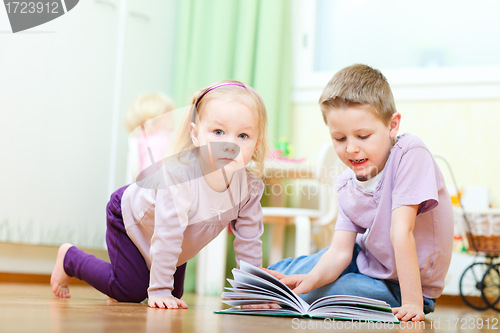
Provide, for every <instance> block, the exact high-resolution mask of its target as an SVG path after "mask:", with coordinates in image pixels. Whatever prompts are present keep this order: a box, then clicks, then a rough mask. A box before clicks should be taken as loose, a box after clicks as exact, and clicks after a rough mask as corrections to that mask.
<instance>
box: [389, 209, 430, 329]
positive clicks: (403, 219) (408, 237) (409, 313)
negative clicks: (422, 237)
mask: <svg viewBox="0 0 500 333" xmlns="http://www.w3.org/2000/svg"><path fill="white" fill-rule="evenodd" d="M417 209H418V205H411V206H400V207H398V208H396V209H394V210H393V211H392V219H391V242H392V246H393V248H394V255H395V258H396V269H397V271H398V279H399V283H400V286H401V299H402V300H401V307H399V308H394V309H393V313H394V314H395V315H396V317H398V319H400V320H403V321H408V320H413V321H418V320H424V319H425V315H424V312H423V298H422V284H421V281H420V268H419V265H418V258H417V249H416V246H415V238H414V237H413V228H414V226H415V217H416V216H417Z"/></svg>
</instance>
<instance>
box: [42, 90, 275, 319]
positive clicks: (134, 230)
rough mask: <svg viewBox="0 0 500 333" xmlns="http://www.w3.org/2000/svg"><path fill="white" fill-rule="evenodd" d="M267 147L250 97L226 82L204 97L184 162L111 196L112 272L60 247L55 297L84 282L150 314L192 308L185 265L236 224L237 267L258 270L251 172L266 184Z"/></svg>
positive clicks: (185, 141)
mask: <svg viewBox="0 0 500 333" xmlns="http://www.w3.org/2000/svg"><path fill="white" fill-rule="evenodd" d="M267 140H268V139H267V113H266V109H265V106H264V103H263V102H262V99H261V98H260V96H259V95H258V94H257V93H256V92H255V91H254V90H253V89H252V88H250V87H248V86H245V85H243V84H242V83H240V82H238V81H221V82H218V83H216V84H214V85H212V86H209V87H207V88H205V89H202V90H201V91H199V92H197V93H196V94H195V95H194V96H193V98H192V101H191V105H190V112H189V114H188V115H187V117H185V119H184V121H183V123H182V125H181V126H180V127H179V131H178V133H177V135H176V142H175V143H174V151H175V152H177V154H175V155H173V156H170V157H169V158H166V159H164V160H163V161H162V163H160V164H159V163H155V164H153V165H152V166H151V168H153V169H150V170H149V172H146V175H145V176H144V175H143V177H142V178H141V176H139V178H141V179H142V180H141V181H138V182H136V183H133V184H131V185H129V186H125V187H123V188H121V189H119V190H117V191H116V192H115V193H113V194H112V195H111V200H110V202H109V203H108V205H107V232H106V242H107V246H108V253H109V257H110V261H111V264H110V263H107V262H105V261H102V260H100V259H97V258H96V257H94V256H92V255H89V254H87V253H85V252H83V251H81V250H80V249H78V248H76V247H75V246H72V245H71V244H63V245H62V246H61V247H60V248H59V252H58V256H57V260H56V265H55V268H54V271H53V273H52V277H51V285H52V291H53V293H54V295H55V296H57V297H70V295H69V290H68V284H69V282H70V280H71V278H72V277H77V278H79V279H81V280H83V281H86V282H87V283H89V284H90V285H92V286H93V287H95V288H96V289H98V290H99V291H101V292H103V293H104V294H106V295H108V296H109V297H111V298H114V299H116V300H118V301H125V302H127V301H128V302H141V301H142V300H144V299H145V298H146V297H148V304H149V306H150V307H159V308H168V309H173V308H178V307H182V308H187V305H186V303H185V302H184V301H182V300H180V298H181V296H182V293H183V284H184V273H185V267H186V262H187V261H188V260H189V259H191V258H193V257H194V256H195V255H196V254H197V253H198V252H199V251H200V250H201V249H202V248H203V247H204V246H205V245H207V244H208V243H209V242H210V241H211V240H212V239H214V238H215V237H216V236H217V235H218V234H219V233H220V232H221V231H222V230H223V229H224V228H225V227H226V226H227V225H228V224H229V223H231V228H232V230H233V232H234V234H235V236H236V238H235V241H234V249H235V253H236V261H237V263H238V264H239V261H240V260H245V261H247V262H249V263H252V264H254V265H256V266H259V267H260V266H261V265H262V243H261V241H260V236H261V235H262V232H263V224H262V211H261V206H260V198H261V196H262V193H263V191H264V183H263V182H262V181H261V180H260V179H259V178H257V177H256V176H255V175H254V174H252V173H251V172H250V171H249V170H247V168H246V165H247V164H248V163H249V162H250V160H253V161H254V162H255V163H254V165H255V167H256V169H255V173H257V174H258V175H262V174H263V167H264V165H263V164H264V158H265V156H266V154H267V150H268V148H267ZM151 170H152V171H151Z"/></svg>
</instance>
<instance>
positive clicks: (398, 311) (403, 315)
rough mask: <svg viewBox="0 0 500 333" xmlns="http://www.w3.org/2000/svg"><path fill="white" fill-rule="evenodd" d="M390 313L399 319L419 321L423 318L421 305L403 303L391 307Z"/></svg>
mask: <svg viewBox="0 0 500 333" xmlns="http://www.w3.org/2000/svg"><path fill="white" fill-rule="evenodd" d="M392 313H393V314H394V315H395V316H396V317H398V319H399V320H401V321H408V320H411V321H421V320H424V319H425V314H424V311H423V310H422V306H421V305H416V304H403V305H402V306H401V307H399V308H394V309H392Z"/></svg>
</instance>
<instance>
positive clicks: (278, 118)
mask: <svg viewBox="0 0 500 333" xmlns="http://www.w3.org/2000/svg"><path fill="white" fill-rule="evenodd" d="M177 10H178V15H177V32H176V38H177V41H176V49H175V50H174V53H175V58H174V78H173V85H172V86H173V94H174V99H175V101H176V103H177V105H179V106H183V105H187V103H188V101H189V99H190V97H191V95H192V94H193V93H194V92H195V91H197V90H198V89H201V88H202V87H204V86H207V85H209V84H211V83H213V82H215V81H219V80H223V79H235V80H239V81H241V82H243V83H244V84H247V85H250V86H252V87H253V88H254V89H255V90H256V91H258V92H259V94H261V96H262V98H263V100H264V103H265V104H266V108H267V112H268V118H269V137H270V144H271V145H273V144H274V142H275V141H277V140H278V139H279V138H281V137H286V138H289V130H290V128H289V124H290V106H291V101H290V90H291V56H290V55H291V40H290V33H291V29H290V28H291V27H290V10H291V2H290V1H289V0H181V1H179V5H178V9H177ZM263 239H266V238H265V235H264V236H263ZM228 241H229V242H228V258H227V259H228V264H227V266H228V271H229V270H230V269H231V267H234V266H235V264H236V263H235V261H234V251H233V250H232V241H233V238H231V237H230V238H229V240H228ZM264 243H265V242H264ZM264 245H267V244H264ZM264 250H265V249H264ZM195 268H196V262H195V260H191V261H190V262H189V263H188V266H187V272H186V283H185V286H184V289H185V291H186V292H193V291H194V289H195V280H194V279H195Z"/></svg>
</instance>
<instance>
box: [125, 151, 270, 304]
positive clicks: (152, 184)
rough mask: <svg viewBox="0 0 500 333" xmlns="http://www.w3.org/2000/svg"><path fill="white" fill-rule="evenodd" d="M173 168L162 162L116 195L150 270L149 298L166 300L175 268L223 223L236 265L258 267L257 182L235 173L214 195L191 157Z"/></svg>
mask: <svg viewBox="0 0 500 333" xmlns="http://www.w3.org/2000/svg"><path fill="white" fill-rule="evenodd" d="M192 156H194V155H192ZM173 164H175V165H173ZM173 164H172V163H165V164H164V165H163V166H162V167H161V168H160V170H159V171H158V172H156V174H155V175H154V176H152V177H150V178H151V179H150V180H149V181H148V182H143V183H141V182H138V183H134V184H132V185H130V186H129V187H128V188H127V189H126V190H125V192H124V193H123V197H122V203H121V207H122V214H123V222H124V224H125V229H126V231H127V234H128V236H129V237H130V239H131V240H132V241H133V242H134V244H135V245H136V246H137V248H138V249H139V251H140V252H141V254H142V255H143V257H144V259H145V261H146V264H147V266H148V268H149V270H150V284H149V288H148V297H150V298H152V297H167V296H171V295H172V294H171V292H172V289H173V281H174V280H173V275H174V273H175V270H176V267H177V266H180V265H182V264H184V263H185V262H186V261H188V260H189V259H191V258H193V257H194V256H195V255H196V254H197V253H198V252H199V251H200V250H201V249H202V248H203V247H204V246H205V245H207V244H208V243H209V242H210V241H212V240H213V239H214V238H215V237H216V236H217V235H218V234H219V233H220V232H221V231H222V230H223V229H224V228H226V227H227V226H228V224H229V223H230V224H231V230H232V231H233V233H234V235H235V240H234V250H235V253H236V262H237V264H238V265H239V262H240V260H244V261H246V262H249V263H251V264H253V265H255V266H257V267H261V266H262V242H261V240H260V236H261V235H262V233H263V231H264V227H263V223H262V208H261V205H260V199H261V197H262V193H263V191H264V183H263V182H262V180H260V179H258V178H257V177H256V176H254V175H253V174H252V173H251V172H250V171H248V170H247V169H240V170H237V171H236V172H234V174H233V176H232V179H231V182H230V186H229V188H228V189H227V190H226V191H224V192H216V191H214V190H213V189H211V188H210V187H209V186H208V184H207V182H206V181H205V178H204V177H203V175H202V173H201V169H200V168H199V161H198V160H197V159H196V158H194V159H191V162H190V163H188V164H182V163H173ZM141 186H142V187H141ZM145 187H146V188H145Z"/></svg>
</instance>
